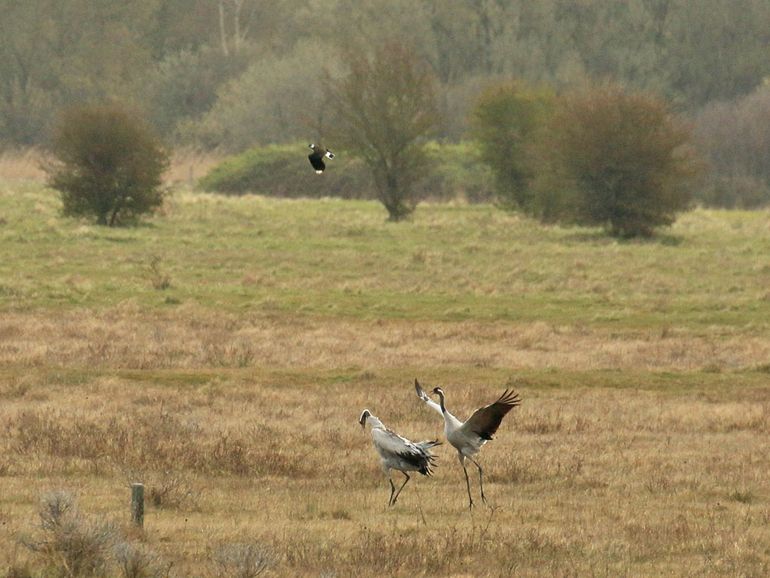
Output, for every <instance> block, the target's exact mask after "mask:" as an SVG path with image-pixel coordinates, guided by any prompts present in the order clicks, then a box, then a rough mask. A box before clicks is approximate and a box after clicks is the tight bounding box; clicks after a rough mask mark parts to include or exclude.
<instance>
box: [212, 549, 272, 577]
mask: <svg viewBox="0 0 770 578" xmlns="http://www.w3.org/2000/svg"><path fill="white" fill-rule="evenodd" d="M271 559H272V557H271V556H270V553H269V552H268V551H267V550H266V549H265V548H264V547H262V546H259V545H257V544H227V545H224V546H221V547H219V548H218V549H217V552H216V554H215V556H214V560H215V561H216V563H217V566H218V567H219V570H220V572H218V575H221V576H233V577H234V578H255V577H256V576H259V575H260V574H262V573H263V572H264V571H265V570H267V569H268V568H269V566H270V564H271Z"/></svg>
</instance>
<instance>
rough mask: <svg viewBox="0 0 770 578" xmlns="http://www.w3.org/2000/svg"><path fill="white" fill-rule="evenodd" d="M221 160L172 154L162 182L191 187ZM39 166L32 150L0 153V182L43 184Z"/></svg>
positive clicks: (37, 153) (195, 154)
mask: <svg viewBox="0 0 770 578" xmlns="http://www.w3.org/2000/svg"><path fill="white" fill-rule="evenodd" d="M221 160H222V156H221V155H217V154H214V153H203V152H199V151H194V150H175V151H174V152H173V154H172V156H171V164H170V166H169V169H168V171H167V172H166V174H165V175H164V178H165V180H166V182H167V183H168V184H170V185H174V186H187V187H191V186H193V185H194V184H195V183H196V182H197V181H198V179H200V178H201V177H202V176H204V175H205V174H206V173H208V171H209V170H210V169H211V168H212V167H213V166H214V165H216V164H218V163H219V162H220V161H221ZM43 162H44V155H43V153H41V152H40V151H38V150H35V149H25V150H16V151H3V152H0V180H3V181H36V182H43V181H45V171H44V170H43V168H42V166H43Z"/></svg>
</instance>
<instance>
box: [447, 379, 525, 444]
mask: <svg viewBox="0 0 770 578" xmlns="http://www.w3.org/2000/svg"><path fill="white" fill-rule="evenodd" d="M519 404H521V398H520V397H519V394H518V393H514V392H513V390H511V391H508V390H507V389H506V390H505V392H504V393H503V395H501V396H500V399H498V400H497V401H496V402H495V403H492V404H490V405H487V406H485V407H481V408H479V409H477V410H476V411H474V412H473V415H472V416H471V417H470V418H468V421H466V422H465V423H464V424H463V426H462V429H463V430H465V431H469V432H473V433H475V434H476V435H478V436H479V437H480V438H482V439H485V440H491V439H492V436H493V435H494V434H495V432H496V431H497V428H498V427H500V422H502V421H503V418H504V417H505V416H506V414H507V413H508V412H509V411H511V410H512V409H513V408H514V407H516V406H518V405H519Z"/></svg>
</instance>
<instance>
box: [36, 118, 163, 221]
mask: <svg viewBox="0 0 770 578" xmlns="http://www.w3.org/2000/svg"><path fill="white" fill-rule="evenodd" d="M52 151H53V154H54V155H55V157H56V162H55V163H54V164H52V165H51V166H49V167H48V168H47V172H48V178H49V185H50V186H51V187H52V188H54V189H56V190H58V191H59V192H60V194H61V199H62V203H63V212H64V214H65V215H69V216H75V217H78V216H93V217H96V222H97V224H99V225H109V226H110V227H112V226H115V225H119V224H126V223H130V222H134V221H136V220H137V219H138V218H139V217H140V216H142V215H144V214H146V213H151V212H152V211H154V210H155V209H156V208H157V207H159V206H160V205H161V204H162V202H163V192H162V191H161V189H160V186H161V184H162V180H161V177H162V175H163V172H164V171H165V169H166V168H167V166H168V153H167V152H166V151H165V150H164V149H163V147H162V146H161V144H160V142H159V141H158V139H157V137H155V135H154V134H153V133H152V131H151V130H150V128H149V126H147V125H146V124H144V123H143V122H142V121H141V120H140V119H139V118H137V117H136V116H134V115H132V114H130V113H128V112H127V111H126V110H125V108H123V107H121V106H119V105H101V106H81V107H75V108H70V109H67V110H66V111H64V112H63V114H62V116H61V118H60V121H59V124H58V126H57V127H56V130H55V133H54V136H53V145H52Z"/></svg>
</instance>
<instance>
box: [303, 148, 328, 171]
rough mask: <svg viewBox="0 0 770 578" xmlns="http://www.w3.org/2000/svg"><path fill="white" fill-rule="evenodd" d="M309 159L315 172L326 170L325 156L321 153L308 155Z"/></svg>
mask: <svg viewBox="0 0 770 578" xmlns="http://www.w3.org/2000/svg"><path fill="white" fill-rule="evenodd" d="M307 158H308V159H309V160H310V164H311V165H313V168H314V169H315V170H317V171H322V170H324V169H325V168H326V164H325V163H324V161H323V155H321V154H320V153H317V152H313V153H311V154H309V155H307Z"/></svg>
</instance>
